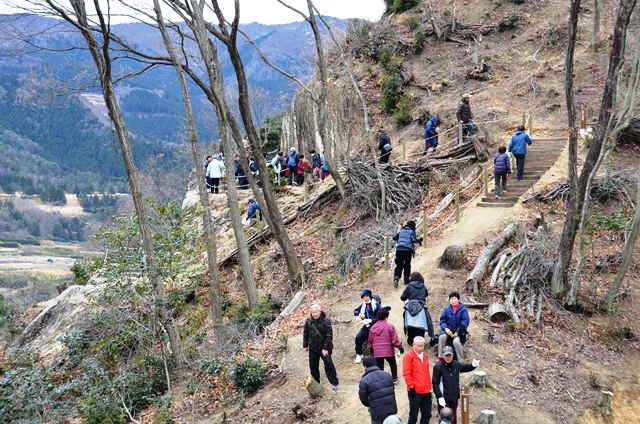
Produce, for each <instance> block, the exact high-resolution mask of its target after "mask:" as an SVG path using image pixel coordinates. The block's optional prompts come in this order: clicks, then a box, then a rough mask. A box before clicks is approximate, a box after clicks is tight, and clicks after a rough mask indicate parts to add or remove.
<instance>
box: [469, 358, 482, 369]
mask: <svg viewBox="0 0 640 424" xmlns="http://www.w3.org/2000/svg"><path fill="white" fill-rule="evenodd" d="M471 365H473V367H474V368H478V367H479V366H480V360H479V359H474V360H473V361H471Z"/></svg>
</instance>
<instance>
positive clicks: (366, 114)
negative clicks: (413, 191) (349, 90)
mask: <svg viewBox="0 0 640 424" xmlns="http://www.w3.org/2000/svg"><path fill="white" fill-rule="evenodd" d="M314 9H315V7H314ZM315 11H316V13H317V14H318V16H319V17H320V19H321V20H322V23H323V24H324V25H325V26H326V27H327V30H328V31H329V35H330V36H331V39H332V40H333V42H334V44H335V45H336V47H338V50H339V51H340V58H341V59H342V63H343V64H344V67H345V69H346V70H347V73H348V74H349V79H350V80H351V85H352V86H353V89H354V90H355V92H356V94H358V99H360V104H361V105H362V116H363V119H364V131H365V133H366V134H367V137H368V138H369V148H370V151H371V156H372V157H373V166H374V167H375V169H376V176H377V177H378V183H379V184H380V193H381V195H382V211H381V215H382V216H383V217H384V216H386V207H387V206H386V205H387V188H386V186H385V184H384V180H383V178H382V170H381V169H380V162H378V155H377V154H376V143H375V140H374V139H373V134H372V133H371V128H370V127H369V111H368V109H367V102H366V101H365V100H364V96H363V95H362V91H360V87H358V82H357V81H356V79H355V77H354V76H353V72H351V67H350V66H349V62H347V59H346V57H345V55H344V49H343V48H342V45H341V44H340V43H339V42H338V40H337V38H336V36H335V34H334V33H333V30H332V29H331V27H330V26H329V24H328V22H327V21H326V19H324V17H323V16H322V14H320V12H319V11H318V9H315ZM312 14H313V13H312ZM347 158H349V148H347Z"/></svg>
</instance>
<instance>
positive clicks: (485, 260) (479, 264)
mask: <svg viewBox="0 0 640 424" xmlns="http://www.w3.org/2000/svg"><path fill="white" fill-rule="evenodd" d="M519 225H522V224H521V223H517V224H516V223H511V224H509V225H508V226H507V228H505V229H504V231H503V232H502V234H500V235H499V236H498V237H496V238H495V239H493V241H492V242H491V243H489V245H488V246H487V247H485V248H484V250H483V251H482V252H481V253H480V256H478V260H477V261H476V266H475V267H474V268H473V270H472V271H471V273H470V274H469V276H468V277H467V291H472V290H473V294H474V295H476V296H479V295H480V281H482V279H483V278H484V276H485V275H486V273H487V268H488V266H489V263H490V262H491V259H492V258H493V256H494V255H495V254H496V253H497V252H498V250H500V249H501V248H502V246H504V245H505V244H506V243H507V242H508V241H509V239H510V238H511V237H513V235H514V234H515V233H516V229H517V227H518V226H519Z"/></svg>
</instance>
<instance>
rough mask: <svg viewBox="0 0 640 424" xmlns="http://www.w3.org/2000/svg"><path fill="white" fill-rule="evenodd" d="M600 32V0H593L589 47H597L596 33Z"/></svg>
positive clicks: (594, 48) (595, 48)
mask: <svg viewBox="0 0 640 424" xmlns="http://www.w3.org/2000/svg"><path fill="white" fill-rule="evenodd" d="M599 32H600V0H593V29H592V32H591V48H592V49H593V50H594V51H595V50H597V49H598V44H599V41H598V33H599Z"/></svg>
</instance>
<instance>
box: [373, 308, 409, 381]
mask: <svg viewBox="0 0 640 424" xmlns="http://www.w3.org/2000/svg"><path fill="white" fill-rule="evenodd" d="M388 318H389V310H388V309H381V310H380V311H379V312H378V321H377V322H376V323H375V324H373V326H371V330H369V349H370V350H372V351H373V357H374V358H376V363H377V364H376V365H378V368H380V369H381V370H384V361H385V359H386V360H387V362H388V363H389V368H391V377H392V378H393V384H397V383H398V365H397V364H396V357H395V349H394V348H396V347H397V348H398V350H399V351H400V353H401V354H403V353H404V349H403V348H402V343H400V340H399V339H398V333H397V332H396V328H395V327H394V326H393V325H391V324H389V323H388V322H387V320H388Z"/></svg>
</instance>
